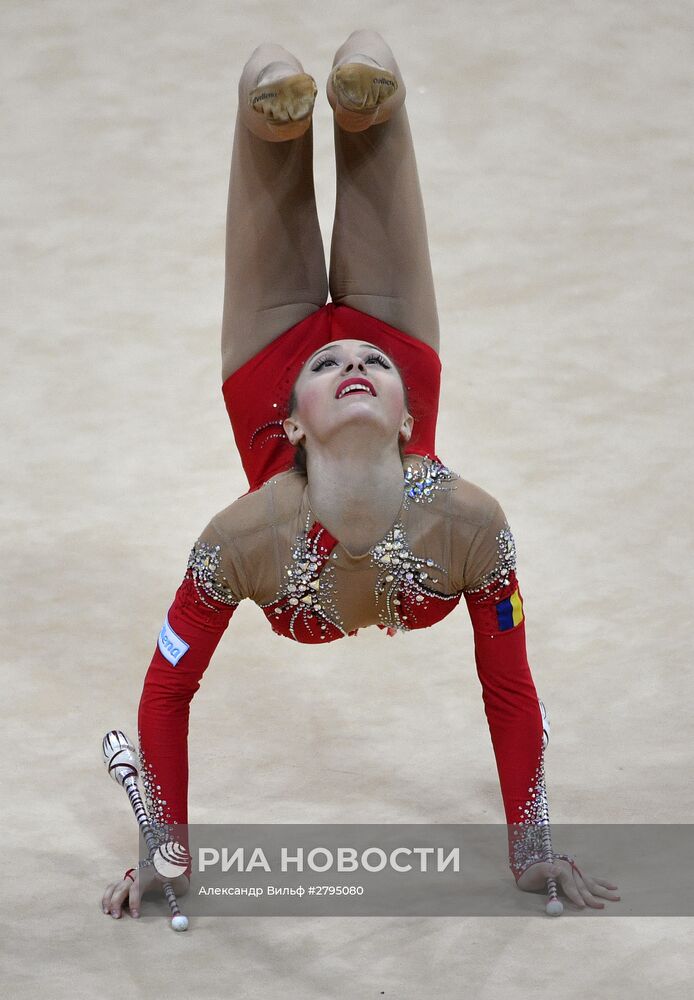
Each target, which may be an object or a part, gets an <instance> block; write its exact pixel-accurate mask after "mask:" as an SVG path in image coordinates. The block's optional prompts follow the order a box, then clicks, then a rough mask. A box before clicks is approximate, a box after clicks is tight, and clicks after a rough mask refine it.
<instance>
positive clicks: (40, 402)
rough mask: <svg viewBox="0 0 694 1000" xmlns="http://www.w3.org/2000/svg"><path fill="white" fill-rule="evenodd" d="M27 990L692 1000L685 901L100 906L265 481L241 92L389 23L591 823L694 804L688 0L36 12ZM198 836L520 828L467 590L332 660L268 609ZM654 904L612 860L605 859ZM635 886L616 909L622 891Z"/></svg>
mask: <svg viewBox="0 0 694 1000" xmlns="http://www.w3.org/2000/svg"><path fill="white" fill-rule="evenodd" d="M0 16H1V18H2V39H3V41H2V47H3V56H2V102H3V119H4V121H3V129H2V132H3V137H4V138H3V152H2V160H3V177H2V182H1V184H2V188H1V189H2V221H3V236H4V240H3V250H2V272H3V277H4V279H5V280H4V292H3V296H2V314H3V331H2V344H3V358H4V360H3V365H2V378H3V389H2V393H1V395H0V405H1V406H2V410H3V415H4V418H5V433H4V435H3V458H4V462H3V481H4V483H5V486H4V488H3V508H4V511H3V513H4V520H3V539H4V550H3V555H2V560H3V570H4V584H5V595H4V601H3V604H4V609H5V612H6V615H7V619H6V623H5V638H4V641H3V658H2V659H3V676H4V680H3V691H4V694H5V698H4V710H3V726H2V729H3V739H4V752H3V758H4V761H5V766H4V776H5V795H4V808H3V816H4V821H3V840H4V845H5V863H4V865H3V892H2V896H3V907H2V908H3V913H4V924H5V931H4V932H3V941H2V946H1V947H2V952H3V960H2V976H3V994H4V995H5V996H7V997H12V998H13V1000H20V998H21V1000H24V998H33V997H36V996H38V995H42V996H45V997H48V998H50V1000H63V998H68V997H76V998H82V997H84V998H94V997H98V996H107V995H108V996H110V995H115V994H116V993H118V994H119V995H123V996H130V997H136V998H139V997H143V998H144V997H152V996H166V997H175V998H179V997H180V998H183V997H185V998H188V997H195V998H217V997H229V996H233V997H241V998H248V1000H256V998H258V1000H261V998H262V1000H278V998H284V1000H289V998H291V1000H324V998H337V1000H342V998H344V1000H356V998H359V1000H364V998H372V997H373V998H379V997H385V998H386V1000H388V998H391V1000H428V998H446V1000H448V998H458V997H468V996H470V997H476V998H484V1000H486V998H511V997H514V998H515V997H522V998H526V997H545V996H548V995H550V994H551V991H555V994H556V995H558V996H561V997H565V998H578V997H584V996H586V995H589V994H590V993H592V992H593V991H597V992H598V993H599V995H600V996H604V997H608V998H610V1000H613V998H619V1000H621V998H626V997H630V998H633V997H636V998H648V997H652V996H654V995H656V993H657V995H659V996H661V997H668V998H670V997H672V998H675V997H683V996H684V995H685V993H686V986H685V984H686V983H687V981H688V980H690V977H691V974H692V971H693V970H692V965H693V964H694V963H692V958H691V954H692V952H691V935H692V930H693V929H694V928H693V921H692V920H691V919H689V918H674V917H672V918H664V917H661V918H648V917H638V916H633V917H623V918H620V919H617V918H611V916H609V915H608V914H606V913H600V912H597V911H586V912H584V913H580V914H577V913H576V912H575V911H574V912H571V913H567V914H566V915H565V917H563V918H561V919H559V920H551V919H549V918H543V919H524V918H523V914H524V913H527V903H528V899H530V901H531V902H533V903H535V902H536V899H535V898H533V897H526V894H523V893H519V892H517V890H516V889H515V886H514V885H513V882H512V878H511V875H510V872H509V871H508V869H506V868H505V867H504V865H505V859H504V858H503V857H501V858H500V861H499V864H500V878H501V880H502V884H503V880H504V879H505V880H507V884H508V892H509V893H516V899H515V905H516V907H517V913H518V916H517V917H509V918H492V917H489V918H448V919H440V918H434V917H430V918H406V917H384V918H340V917H325V918H303V919H302V918H257V919H243V918H238V919H219V918H217V919H215V918H212V917H207V918H198V919H196V920H195V921H194V922H193V925H192V927H191V930H190V931H189V933H188V934H183V935H176V934H174V933H172V932H171V931H170V930H169V929H168V928H167V926H166V923H165V922H161V921H158V920H140V921H139V922H138V921H133V920H132V919H131V918H130V917H128V916H126V917H124V918H123V919H121V920H120V921H116V920H113V919H111V918H110V917H105V916H103V915H102V913H101V910H100V906H99V902H100V898H101V893H102V891H103V889H104V887H105V885H106V883H107V882H110V881H112V880H113V879H115V878H116V876H120V875H121V874H122V872H123V870H124V868H125V867H127V866H128V865H130V864H133V863H134V860H136V858H135V859H133V847H134V843H135V841H134V832H133V830H134V823H133V819H132V816H131V815H130V813H129V807H128V804H127V801H126V799H125V796H124V795H123V794H122V792H120V791H119V790H118V789H117V788H116V787H115V786H114V785H113V784H112V783H111V782H109V781H108V780H107V778H106V774H105V771H104V769H103V765H102V763H101V760H100V743H101V738H102V736H103V734H104V732H105V731H106V730H107V729H110V728H113V727H122V728H124V729H125V730H126V731H128V732H130V733H131V734H136V711H137V704H138V701H139V696H140V690H141V686H142V679H143V676H144V672H145V670H146V667H147V665H148V663H149V660H150V658H151V655H152V652H153V649H154V644H155V642H156V637H157V634H158V632H159V629H160V627H161V623H162V620H163V616H164V613H165V611H166V610H167V608H168V607H169V605H170V603H171V601H172V599H173V595H174V592H175V590H176V588H177V586H178V584H179V582H180V580H181V578H182V575H183V572H184V571H185V564H186V560H187V557H188V553H189V550H190V547H191V545H192V543H193V541H194V540H195V538H196V537H197V533H198V532H199V531H200V530H201V529H202V527H204V525H205V524H207V522H208V520H209V518H210V517H211V515H212V514H214V513H215V512H217V511H218V510H220V509H221V508H222V507H224V506H226V505H227V504H228V503H230V502H231V501H232V500H233V499H234V498H235V497H237V496H238V495H239V494H240V493H242V492H244V490H245V480H244V478H243V474H242V470H241V466H240V463H239V460H238V458H237V456H236V453H235V449H234V445H233V439H232V436H231V431H230V427H229V424H228V420H227V416H226V413H225V410H224V406H223V402H222V397H221V392H220V382H221V378H220V360H219V353H220V352H219V328H220V319H221V304H222V283H223V264H224V261H223V250H224V217H225V202H226V189H227V178H228V169H229V158H230V154H231V139H232V125H233V118H234V114H235V100H236V83H237V78H238V74H239V73H240V70H241V67H242V65H243V62H244V61H245V59H246V58H247V56H248V54H249V53H250V52H251V50H252V49H253V48H254V47H255V46H256V45H258V44H259V42H261V41H263V40H272V41H279V42H281V43H282V44H284V45H286V46H287V47H288V48H289V49H290V50H291V51H293V52H295V53H296V54H297V55H298V57H299V58H300V59H301V60H302V61H303V63H304V66H305V67H306V69H307V71H309V72H311V73H312V74H313V75H315V76H316V79H317V80H318V82H319V86H320V88H321V92H320V94H319V98H318V101H317V105H316V113H315V119H314V122H315V124H314V141H315V164H316V186H317V195H318V200H319V210H320V214H321V221H322V226H323V236H324V242H325V246H326V249H327V248H328V247H329V242H330V227H331V224H332V210H333V197H334V164H333V149H332V141H333V140H332V118H331V111H330V108H329V105H328V103H327V100H326V98H325V93H324V85H325V79H326V75H327V73H328V70H329V68H330V65H331V61H332V55H333V52H334V50H335V49H336V48H337V46H338V45H339V44H340V43H341V41H342V40H343V39H344V38H345V37H346V36H347V34H349V33H350V32H351V31H352V30H353V29H355V28H357V27H371V28H375V29H377V30H379V31H380V32H381V33H382V34H383V35H384V37H385V38H386V39H387V40H388V41H389V43H390V44H391V46H392V48H393V50H394V52H395V54H396V57H397V58H398V60H399V63H400V65H401V68H402V70H403V74H404V76H405V80H406V83H407V85H408V108H409V116H410V122H411V125H412V131H413V135H414V139H415V143H416V147H417V149H418V158H419V172H420V177H421V182H422V187H423V193H424V199H425V205H426V210H427V217H428V226H429V236H430V241H431V252H432V260H433V266H434V274H435V278H436V282H437V294H438V303H439V311H440V317H441V328H442V355H443V362H444V385H443V397H442V409H441V418H440V425H439V427H440V433H439V453H440V455H441V456H442V457H443V458H444V459H445V460H446V461H447V462H448V463H449V464H450V465H451V466H452V467H453V468H454V469H456V470H457V471H458V472H460V473H461V475H463V476H464V477H465V478H468V479H471V480H472V481H473V482H476V483H478V484H479V485H481V486H483V487H484V488H485V489H486V490H488V491H489V492H491V493H492V494H493V495H494V496H496V497H497V498H498V499H499V500H500V502H501V504H502V506H503V507H504V510H505V511H506V513H507V515H508V518H509V522H510V524H511V526H512V529H513V531H514V534H515V537H516V543H517V547H518V572H519V579H520V581H521V585H522V588H523V595H524V599H525V611H526V615H527V636H528V652H529V657H530V662H531V664H532V668H533V675H534V678H535V683H536V686H537V689H538V692H539V694H540V696H541V697H542V698H543V699H544V700H545V703H546V704H547V707H548V709H549V712H550V717H551V721H552V741H553V742H552V747H551V753H550V756H549V757H548V788H549V795H550V807H551V810H552V816H553V819H554V821H555V822H556V823H569V822H581V823H587V822H597V823H639V822H653V821H656V822H663V823H674V822H690V823H691V822H694V798H693V795H692V781H691V775H692V755H691V740H692V736H693V735H694V725H693V724H692V715H691V701H692V694H693V690H692V688H693V685H692V670H691V653H690V648H691V647H690V644H691V627H690V622H691V611H690V609H691V594H692V575H691V572H690V563H689V560H690V558H691V551H692V529H691V525H692V507H691V487H692V455H691V441H692V408H691V402H690V400H691V383H692V350H691V341H692V312H693V308H694V286H693V283H692V273H693V270H692V269H693V266H694V260H693V255H692V232H693V229H692V224H693V222H694V219H693V218H692V193H693V190H694V177H693V170H692V167H693V162H694V161H693V159H692V139H693V134H692V133H693V131H694V129H693V127H692V121H693V116H692V108H693V107H694V101H693V99H692V98H693V87H692V83H693V70H692V67H693V66H694V44H693V39H694V8H693V7H692V4H691V3H690V2H689V0H664V2H662V3H659V4H656V3H652V2H650V0H631V2H627V0H583V2H565V3H552V2H551V0H487V2H483V0H469V2H465V3H454V2H452V0H448V2H433V3H428V4H427V3H424V4H422V3H416V2H414V0H400V2H399V3H386V4H383V5H381V6H380V7H375V6H374V5H373V4H371V3H366V2H349V0H347V2H344V3H341V4H337V3H331V2H328V4H327V5H326V4H321V3H318V2H317V0H311V2H309V3H304V4H290V3H284V2H282V0H269V2H268V3H265V4H263V5H260V4H253V3H250V2H238V3H232V2H228V3H222V2H216V0H202V2H198V3H183V2H180V0H175V2H164V0H151V2H149V3H146V4H141V3H135V2H133V0H95V2H87V0H55V2H52V0H44V2H41V0H22V2H18V0H5V2H4V3H3V5H2V12H1V15H0ZM190 755H191V786H190V807H191V818H192V819H194V820H195V821H197V822H266V821H274V822H286V823H290V822H302V821H309V822H314V821H315V822H318V821H320V822H329V823H338V822H341V821H344V822H359V821H365V822H374V823H375V822H391V823H395V822H420V823H423V822H430V821H432V822H440V823H457V822H466V823H473V822H486V821H488V822H491V821H501V820H502V818H503V817H502V809H501V797H500V792H499V786H498V782H497V778H496V770H495V765H494V759H493V755H492V749H491V743H490V740H489V734H488V730H487V724H486V720H485V718H484V714H483V706H482V701H481V697H480V689H479V683H478V680H477V677H476V674H475V668H474V661H473V645H472V633H471V628H470V624H469V619H468V617H467V613H466V611H465V608H464V607H461V608H460V610H459V613H457V614H454V615H452V616H450V617H449V618H447V619H446V621H445V622H444V623H443V624H441V625H439V626H437V627H436V628H435V629H433V630H432V631H431V632H430V633H428V632H426V631H424V632H420V633H418V634H413V635H411V636H397V637H396V638H394V639H392V640H391V639H389V640H386V639H385V637H384V636H383V635H382V634H381V633H380V631H379V630H378V629H371V630H369V631H368V632H363V633H361V634H360V636H359V637H358V639H356V640H346V641H343V642H338V643H334V644H332V645H331V646H330V647H329V648H325V649H315V648H313V649H312V648H308V647H301V646H298V645H295V644H292V643H290V642H288V641H286V640H283V639H281V638H279V637H277V636H275V635H274V634H273V633H272V632H271V630H270V628H269V626H268V625H267V623H266V622H265V619H264V617H263V615H262V613H261V612H260V611H259V610H258V609H257V608H255V607H254V606H253V605H252V604H250V603H248V602H246V603H245V604H244V605H242V606H241V608H240V610H239V611H238V613H237V615H236V617H235V619H234V621H233V622H232V625H231V627H230V629H229V631H228V632H227V634H226V635H225V637H224V639H223V640H222V643H221V645H220V648H219V650H218V652H217V654H216V656H215V658H214V661H213V663H212V665H211V667H210V669H209V670H208V672H207V674H206V676H205V678H204V681H203V684H202V688H201V690H200V692H199V694H198V695H197V696H196V698H195V700H194V702H193V708H192V714H191V733H190ZM606 874H607V875H608V876H609V875H612V876H613V877H614V879H615V881H617V882H619V877H618V876H619V873H618V872H608V873H606ZM629 905H630V904H629V900H628V899H627V898H626V896H623V899H622V902H621V903H609V904H607V908H608V909H609V910H613V909H614V908H617V907H620V906H621V907H622V908H623V910H628V907H629Z"/></svg>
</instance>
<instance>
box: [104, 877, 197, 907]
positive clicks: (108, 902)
mask: <svg viewBox="0 0 694 1000" xmlns="http://www.w3.org/2000/svg"><path fill="white" fill-rule="evenodd" d="M133 876H134V879H135V881H133V880H132V879H131V878H122V879H119V880H118V882H112V883H111V884H110V885H108V886H106V891H105V892H104V895H103V896H102V899H101V909H102V911H103V912H104V913H105V914H106V916H109V915H110V916H112V917H114V918H115V919H118V918H119V917H120V915H121V913H122V912H123V907H124V906H125V907H126V910H127V912H129V913H130V916H131V917H139V916H140V900H141V899H142V897H143V896H144V894H145V893H146V892H148V891H150V890H154V889H156V890H157V891H161V889H160V886H161V885H162V883H163V882H164V881H166V880H165V879H164V878H163V877H162V876H161V875H159V874H158V873H157V872H156V871H155V870H154V868H153V867H147V868H138V869H135V870H134V871H133ZM169 881H170V882H171V887H172V889H173V891H174V892H175V893H176V897H177V898H178V897H179V896H185V894H186V893H187V892H188V888H189V886H190V881H189V879H188V876H187V875H178V876H177V877H176V878H172V879H169Z"/></svg>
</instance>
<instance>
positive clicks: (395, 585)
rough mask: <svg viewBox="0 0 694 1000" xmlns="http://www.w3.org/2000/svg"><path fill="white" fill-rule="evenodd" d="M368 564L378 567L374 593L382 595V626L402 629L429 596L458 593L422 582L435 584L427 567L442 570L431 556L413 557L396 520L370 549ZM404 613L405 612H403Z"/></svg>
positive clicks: (457, 596) (453, 598) (408, 626)
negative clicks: (439, 590) (447, 592)
mask: <svg viewBox="0 0 694 1000" xmlns="http://www.w3.org/2000/svg"><path fill="white" fill-rule="evenodd" d="M370 553H371V565H372V566H377V567H378V568H379V569H380V573H379V574H378V579H377V580H376V585H375V587H374V594H375V596H376V599H377V600H378V599H379V597H380V596H381V594H385V607H384V608H383V609H382V610H381V611H380V612H379V615H378V617H379V621H380V622H381V624H382V625H383V626H385V627H386V628H392V629H396V630H398V631H403V632H406V631H408V630H409V629H411V628H412V623H411V619H412V618H414V620H415V623H416V610H417V608H420V607H421V608H424V607H426V605H427V603H428V600H427V599H428V598H429V597H435V598H436V599H437V600H444V601H445V600H451V601H458V600H459V599H460V594H440V593H439V592H438V591H436V590H433V589H432V588H430V587H428V586H427V584H426V583H425V582H424V581H425V580H429V581H430V582H431V583H438V577H435V576H432V575H431V570H434V571H436V570H438V571H439V572H440V573H445V572H446V571H445V570H444V568H443V566H439V564H438V563H435V562H434V560H433V559H426V558H424V557H422V556H416V555H415V554H414V552H412V550H411V549H410V547H409V544H408V541H407V535H406V532H405V527H404V525H403V524H402V522H400V521H398V522H397V524H394V525H393V527H392V528H391V529H390V531H389V532H388V534H387V535H386V537H385V538H384V539H383V541H381V542H379V543H378V544H377V545H374V547H373V548H372V549H370ZM405 612H407V613H405Z"/></svg>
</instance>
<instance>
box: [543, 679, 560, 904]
mask: <svg viewBox="0 0 694 1000" xmlns="http://www.w3.org/2000/svg"><path fill="white" fill-rule="evenodd" d="M538 702H539V705H540V714H541V715H542V818H541V819H540V825H541V827H542V850H543V853H544V856H545V861H549V862H550V864H551V863H552V862H553V861H554V852H553V850H552V834H551V831H550V828H549V805H548V802H547V788H546V784H545V781H546V779H545V748H546V747H547V744H548V743H549V716H548V715H547V709H546V708H545V705H544V702H543V701H540V699H539V698H538ZM547 895H548V896H549V899H548V900H547V904H546V906H545V912H546V913H549V915H550V917H559V916H561V914H562V913H563V912H564V904H563V903H562V901H561V900H560V899H559V897H558V895H557V883H556V879H554V878H553V877H552V876H551V875H550V876H549V877H548V879H547Z"/></svg>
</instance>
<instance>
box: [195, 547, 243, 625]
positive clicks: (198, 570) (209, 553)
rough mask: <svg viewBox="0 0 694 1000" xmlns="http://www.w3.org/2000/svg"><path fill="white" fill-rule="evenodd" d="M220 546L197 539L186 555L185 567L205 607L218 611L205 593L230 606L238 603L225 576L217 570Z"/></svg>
mask: <svg viewBox="0 0 694 1000" xmlns="http://www.w3.org/2000/svg"><path fill="white" fill-rule="evenodd" d="M220 548H221V547H220V546H219V545H209V544H208V543H207V542H201V541H200V540H198V541H197V542H196V543H195V545H194V546H193V548H192V549H191V552H190V555H189V556H188V567H187V569H188V570H189V571H190V575H191V577H192V579H193V584H194V586H195V591H196V593H197V595H198V597H199V598H200V600H201V601H202V603H203V604H204V605H205V607H208V608H211V609H212V610H213V611H218V610H219V608H215V606H214V605H213V604H210V603H209V601H206V600H205V594H207V595H208V597H213V598H214V599H215V600H216V601H219V602H220V603H221V604H228V605H229V606H230V607H237V606H238V604H239V602H238V600H237V599H236V598H235V597H234V595H233V594H232V593H231V590H230V588H229V584H228V582H227V580H226V578H225V577H224V576H222V575H221V574H220V572H219V565H220V562H221V556H220ZM203 592H204V593H203Z"/></svg>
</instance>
